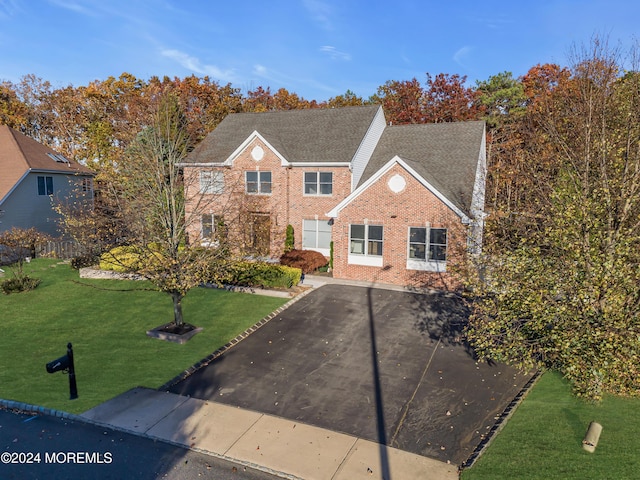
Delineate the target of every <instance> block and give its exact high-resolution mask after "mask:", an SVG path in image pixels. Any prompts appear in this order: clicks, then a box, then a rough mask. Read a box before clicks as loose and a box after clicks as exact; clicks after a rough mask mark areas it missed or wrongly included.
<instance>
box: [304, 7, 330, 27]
mask: <svg viewBox="0 0 640 480" xmlns="http://www.w3.org/2000/svg"><path fill="white" fill-rule="evenodd" d="M302 3H303V4H304V6H305V8H306V9H307V11H308V12H309V13H310V14H311V17H312V18H313V20H315V21H316V22H318V23H319V24H320V25H321V26H322V27H323V28H325V29H326V30H332V29H333V25H332V23H331V13H332V9H331V6H330V5H329V4H328V3H325V2H323V1H321V0H304V2H302Z"/></svg>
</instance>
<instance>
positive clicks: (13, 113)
mask: <svg viewBox="0 0 640 480" xmlns="http://www.w3.org/2000/svg"><path fill="white" fill-rule="evenodd" d="M27 115H28V107H27V105H26V104H25V103H24V102H23V101H22V100H21V99H20V98H18V94H17V92H16V90H15V87H14V85H13V84H12V83H11V82H0V125H7V126H9V127H11V128H13V129H15V130H22V128H23V126H24V125H26V124H27V122H28V120H27Z"/></svg>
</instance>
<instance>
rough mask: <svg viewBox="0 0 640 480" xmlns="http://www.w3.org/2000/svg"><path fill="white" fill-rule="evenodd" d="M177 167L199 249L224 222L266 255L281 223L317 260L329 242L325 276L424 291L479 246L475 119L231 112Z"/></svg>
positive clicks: (480, 153) (355, 111)
mask: <svg viewBox="0 0 640 480" xmlns="http://www.w3.org/2000/svg"><path fill="white" fill-rule="evenodd" d="M183 167H184V172H185V173H184V177H185V184H186V195H187V199H188V204H187V211H188V212H189V213H190V214H193V213H195V214H197V215H196V216H197V218H198V220H199V221H198V222H196V224H197V225H194V226H192V228H191V231H190V237H191V238H192V239H198V240H199V241H202V242H204V243H205V244H206V243H207V241H208V239H212V238H213V237H214V235H215V233H216V229H217V228H218V226H220V225H222V224H225V225H226V227H225V228H226V229H228V230H227V233H235V234H236V235H237V236H236V237H235V240H234V244H236V245H238V246H241V247H242V248H243V249H244V250H245V251H249V252H251V253H253V254H255V255H261V256H269V257H272V258H277V257H279V256H280V255H281V254H282V253H283V250H284V240H285V231H286V227H287V225H289V224H290V225H292V226H293V228H294V234H295V246H296V248H301V249H309V250H316V251H319V252H321V253H323V254H324V255H325V256H327V257H328V256H329V254H330V247H331V242H333V268H334V269H333V275H334V276H335V277H339V278H345V279H355V280H368V281H377V282H385V283H394V284H400V285H415V286H419V285H430V286H435V287H446V286H448V285H449V284H450V282H449V280H450V279H449V278H448V277H449V274H448V272H447V270H448V265H449V264H450V263H451V261H452V260H454V259H455V258H459V257H458V256H459V255H461V254H462V253H463V252H464V251H465V250H467V249H468V248H472V249H478V248H480V244H481V239H482V226H483V207H484V180H485V178H484V177H485V125H484V123H483V122H460V123H445V124H429V125H403V126H387V125H386V121H385V118H384V112H383V110H382V108H381V107H378V106H365V107H348V108H340V109H311V110H292V111H284V112H282V111H281V112H266V113H241V114H231V115H229V116H227V117H226V118H225V119H224V120H223V121H222V122H221V123H220V125H219V126H218V127H217V128H216V129H215V130H214V131H213V132H211V133H210V134H209V135H208V136H207V137H206V138H205V139H204V140H203V141H202V142H201V143H200V144H199V145H198V146H197V147H196V148H195V150H194V151H193V152H192V153H191V154H190V155H189V157H188V158H187V160H186V161H185V163H184V164H183ZM206 200H209V201H206ZM234 225H236V226H235V227H234Z"/></svg>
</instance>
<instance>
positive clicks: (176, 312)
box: [171, 292, 184, 326]
mask: <svg viewBox="0 0 640 480" xmlns="http://www.w3.org/2000/svg"><path fill="white" fill-rule="evenodd" d="M171 299H172V300H173V322H174V323H175V324H176V326H179V325H182V324H183V323H184V321H183V319H182V294H180V293H179V292H171Z"/></svg>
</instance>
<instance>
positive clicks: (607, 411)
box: [461, 373, 640, 480]
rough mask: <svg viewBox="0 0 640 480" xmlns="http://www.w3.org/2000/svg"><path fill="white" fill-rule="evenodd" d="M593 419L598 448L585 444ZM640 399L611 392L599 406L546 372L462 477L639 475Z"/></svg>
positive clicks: (615, 479)
mask: <svg viewBox="0 0 640 480" xmlns="http://www.w3.org/2000/svg"><path fill="white" fill-rule="evenodd" d="M591 421H596V422H598V423H599V424H601V425H602V434H601V435H600V441H599V443H598V447H597V448H596V451H595V453H589V452H587V451H585V450H583V448H582V439H583V438H584V434H585V433H586V431H587V427H588V426H589V423H590V422H591ZM639 432H640V399H629V398H618V397H606V398H605V399H604V400H603V401H602V403H601V404H599V405H594V404H589V403H586V402H584V401H582V400H579V399H577V398H575V397H573V396H572V395H571V391H570V388H569V385H568V384H567V383H566V382H565V381H564V380H563V379H562V378H561V377H560V375H558V374H555V373H546V374H545V375H543V376H542V377H541V378H540V380H539V381H538V383H537V384H536V386H535V387H534V388H533V389H532V391H531V392H530V393H529V395H527V397H526V398H525V400H524V401H523V402H522V404H521V405H520V406H519V407H518V409H517V410H516V412H515V413H514V415H513V417H512V418H511V420H509V422H508V423H507V424H506V426H505V428H504V429H503V430H502V431H501V432H500V433H499V434H498V435H497V436H496V438H495V439H494V441H493V442H492V443H491V445H490V446H489V448H488V449H487V450H486V451H485V453H484V454H483V455H482V456H481V457H480V458H479V459H478V461H477V462H476V464H475V465H474V466H473V467H472V468H471V469H469V470H465V471H464V472H463V474H462V477H461V478H462V479H463V480H479V479H491V480H495V479H545V480H549V479H556V478H557V479H563V480H569V479H581V480H583V479H598V480H602V479H612V480H618V479H637V478H640V434H639Z"/></svg>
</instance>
